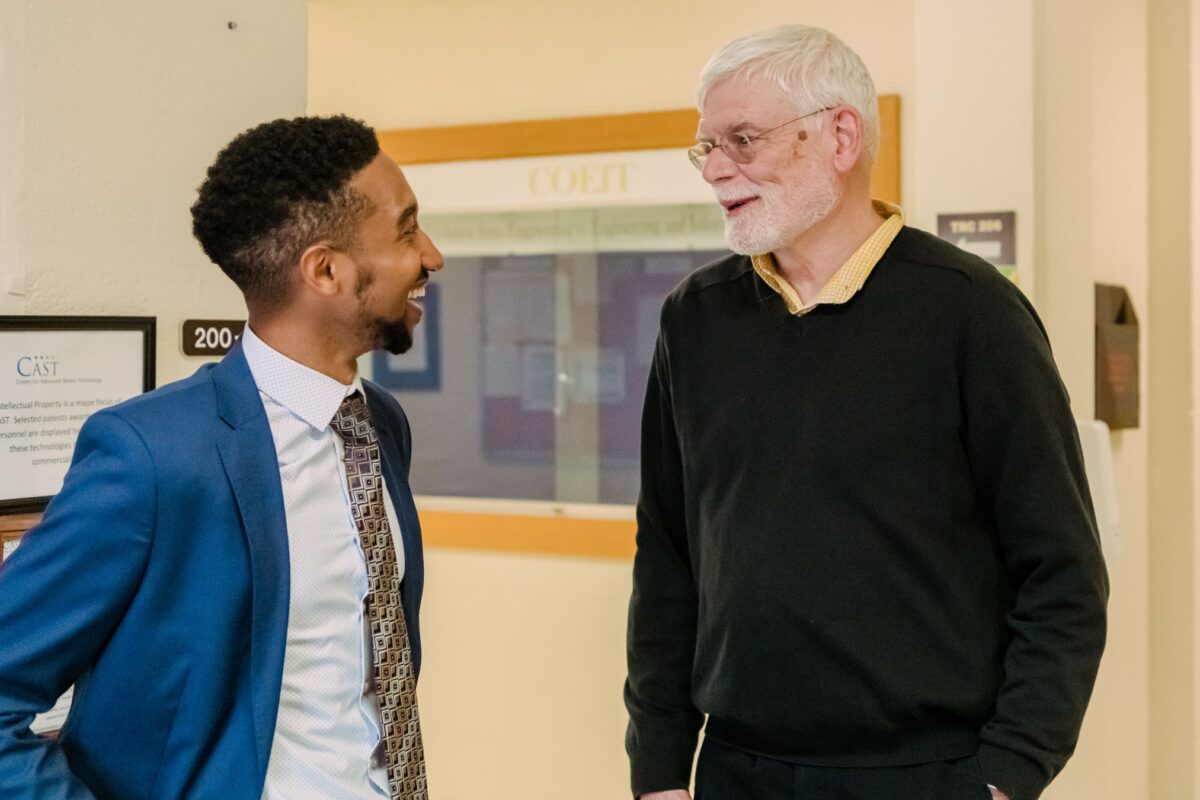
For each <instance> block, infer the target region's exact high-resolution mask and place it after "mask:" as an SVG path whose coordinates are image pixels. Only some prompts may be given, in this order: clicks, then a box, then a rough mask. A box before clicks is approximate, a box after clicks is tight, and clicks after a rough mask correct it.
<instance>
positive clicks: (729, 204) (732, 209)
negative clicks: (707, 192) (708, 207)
mask: <svg viewBox="0 0 1200 800" xmlns="http://www.w3.org/2000/svg"><path fill="white" fill-rule="evenodd" d="M757 199H758V198H757V197H742V198H739V199H737V200H722V201H721V207H722V208H724V209H725V213H726V214H735V213H737V211H738V210H739V209H742V208H745V207H746V206H747V205H749V204H750V203H753V202H754V201H755V200H757Z"/></svg>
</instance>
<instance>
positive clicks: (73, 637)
mask: <svg viewBox="0 0 1200 800" xmlns="http://www.w3.org/2000/svg"><path fill="white" fill-rule="evenodd" d="M364 386H365V389H366V394H367V400H368V403H369V404H370V406H371V410H372V412H373V414H374V418H375V425H376V428H377V430H378V433H379V439H380V445H381V449H382V452H383V470H384V477H385V479H386V481H387V485H388V489H389V491H390V492H391V495H392V501H393V504H394V505H395V509H396V514H397V515H398V517H399V522H400V526H401V529H402V535H403V540H404V561H405V576H404V583H403V585H402V600H403V604H404V612H405V615H406V618H407V620H408V626H409V631H410V636H411V639H412V643H413V657H414V660H415V662H416V664H417V668H418V670H419V669H420V663H421V645H420V642H421V639H420V627H419V624H418V611H419V606H420V600H421V590H422V585H423V582H424V562H423V559H422V552H421V537H420V527H419V523H418V521H417V513H416V508H415V506H414V505H413V500H412V493H411V491H410V490H409V486H408V466H409V458H410V453H411V449H410V439H409V428H408V423H407V421H406V419H405V417H404V412H403V411H402V410H401V409H400V406H399V404H397V403H396V401H395V400H394V399H393V398H392V397H391V396H389V395H388V394H387V393H385V392H383V391H382V390H380V389H379V388H378V387H375V386H374V385H372V384H370V383H366V382H364ZM330 491H337V489H336V488H335V487H331V488H330ZM288 602H289V569H288V538H287V529H286V525H285V518H284V506H283V492H282V488H281V486H280V482H279V467H278V463H277V461H276V457H275V447H274V443H273V440H272V438H271V430H270V427H269V425H268V423H267V417H266V413H265V411H264V410H263V405H262V401H261V400H260V399H259V395H258V390H257V388H256V387H255V384H254V380H253V378H252V377H251V374H250V370H249V367H248V366H247V364H246V359H245V356H244V355H243V354H242V351H241V347H240V346H238V347H235V349H234V350H233V351H232V352H231V353H230V354H229V356H227V357H226V358H225V360H224V361H222V362H221V363H220V364H216V365H212V364H210V365H206V366H205V367H202V368H201V369H200V370H199V371H198V372H196V374H195V375H193V376H192V377H190V378H188V379H186V380H183V381H180V382H178V383H173V384H170V385H168V386H164V387H163V388H161V389H158V390H157V391H154V392H151V393H149V394H146V395H142V396H141V397H138V398H135V399H133V400H131V401H129V402H126V403H123V404H121V405H119V406H114V407H112V408H109V409H105V410H103V411H101V412H99V413H97V414H95V415H93V416H92V417H91V418H90V419H89V420H88V421H87V423H86V424H85V425H84V426H83V430H82V431H81V432H80V434H79V440H78V443H77V445H76V449H75V456H74V459H73V461H72V465H71V469H70V471H69V473H68V474H67V478H66V480H65V482H64V484H63V489H62V491H61V492H60V493H59V495H58V496H57V497H56V498H55V499H54V501H53V502H52V503H51V504H50V506H49V508H48V509H47V510H46V513H45V516H44V517H43V520H42V522H41V524H40V525H38V526H37V527H36V528H34V529H33V530H31V531H30V532H29V533H27V534H26V536H25V539H24V540H23V541H22V543H21V546H20V547H18V548H17V550H16V552H15V553H14V554H13V555H12V557H11V558H10V559H9V560H8V561H6V562H4V564H3V566H2V567H0V797H3V798H6V800H24V799H25V798H29V800H33V799H34V798H36V799H37V800H57V798H71V800H75V799H76V798H91V797H97V798H121V800H138V799H139V798H152V797H153V798H178V797H187V798H215V799H219V800H239V799H240V798H246V800H258V798H259V796H260V795H261V793H262V788H263V783H264V780H265V777H266V771H267V760H268V757H269V755H270V750H271V742H272V738H273V736H274V733H275V718H276V713H277V711H278V706H279V690H280V682H281V679H282V674H283V652H284V644H285V641H286V637H287V618H288ZM72 684H74V685H75V699H74V705H73V707H72V710H71V714H70V716H69V718H68V719H67V721H66V723H65V725H64V728H63V731H62V734H61V737H60V739H59V741H58V742H57V743H48V742H46V741H44V740H42V739H40V738H38V737H36V736H34V735H32V734H31V733H30V732H29V729H28V726H29V723H30V721H31V720H32V718H33V716H34V714H35V713H40V712H42V711H45V710H47V709H48V708H50V706H51V705H52V704H53V703H54V701H55V699H56V698H57V697H58V696H59V695H60V694H61V693H62V692H63V691H65V690H66V689H67V688H68V687H69V686H71V685H72Z"/></svg>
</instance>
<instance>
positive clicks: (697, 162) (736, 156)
mask: <svg viewBox="0 0 1200 800" xmlns="http://www.w3.org/2000/svg"><path fill="white" fill-rule="evenodd" d="M832 108H834V106H826V107H825V108H818V109H817V110H816V111H810V112H808V113H807V114H804V115H803V116H799V117H796V118H795V119H789V120H788V121H787V122H785V123H783V124H782V125H776V126H775V127H774V128H768V129H767V130H765V131H763V132H762V133H760V134H758V135H757V136H747V135H746V134H744V133H735V134H733V136H731V137H730V138H729V141H727V142H696V144H694V145H692V146H691V147H689V148H688V151H687V154H688V158H689V159H691V162H692V166H694V167H695V168H696V169H704V162H706V161H708V156H709V155H710V154H711V153H712V151H713V150H716V149H717V148H718V147H719V148H721V149H722V150H723V151H725V155H726V156H728V157H729V160H730V161H732V162H734V163H736V164H749V163H750V162H751V161H753V160H754V157H755V156H756V155H758V151H759V150H761V149H762V146H763V145H764V144H765V143H766V142H767V139H766V135H767V134H768V133H771V132H772V131H777V130H779V129H780V128H783V127H786V126H788V125H791V124H792V123H793V122H799V121H800V120H802V119H806V118H808V117H811V116H812V115H813V114H820V113H821V112H822V111H829V110H830V109H832Z"/></svg>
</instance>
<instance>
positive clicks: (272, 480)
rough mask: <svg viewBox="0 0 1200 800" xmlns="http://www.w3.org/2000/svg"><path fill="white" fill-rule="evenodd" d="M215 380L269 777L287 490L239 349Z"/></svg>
mask: <svg viewBox="0 0 1200 800" xmlns="http://www.w3.org/2000/svg"><path fill="white" fill-rule="evenodd" d="M212 375H213V386H214V389H215V391H216V396H217V410H218V414H219V415H220V417H221V419H222V421H223V422H225V424H226V426H227V427H226V428H225V429H224V430H222V431H221V435H220V438H219V440H218V442H217V449H218V450H219V451H220V454H221V462H222V464H223V465H224V467H225V474H226V476H227V477H228V478H229V486H230V489H231V490H232V492H233V496H234V498H235V500H236V502H237V508H238V512H239V514H240V515H241V519H242V526H243V529H244V532H245V535H246V544H247V546H248V549H249V553H250V569H251V575H252V581H253V600H252V603H253V608H252V615H251V634H250V682H251V699H252V704H253V710H254V734H255V741H256V743H257V750H258V753H257V755H258V770H259V775H260V778H261V779H263V780H265V779H266V772H267V761H268V758H269V756H270V752H271V742H272V739H273V738H274V735H275V720H276V717H277V715H278V711H279V691H280V685H281V682H282V678H283V655H284V648H285V645H286V643H287V625H288V605H289V599H290V598H289V593H290V591H291V587H290V580H291V573H290V569H289V560H288V558H289V557H288V539H287V521H286V515H285V513H284V505H283V487H282V486H281V485H280V481H279V463H278V459H277V457H276V454H275V442H274V439H273V438H272V436H271V427H270V424H269V423H268V421H267V415H266V412H265V411H264V410H263V404H262V399H261V398H260V397H259V395H258V388H257V386H255V383H254V377H253V375H251V373H250V367H249V365H248V364H247V363H246V357H245V355H244V354H243V353H242V348H241V345H240V344H238V345H236V346H235V347H234V348H233V349H232V350H231V351H230V352H229V355H228V356H226V357H225V359H224V360H223V361H222V362H221V363H220V364H218V365H217V366H216V367H215V368H214V369H213V372H212Z"/></svg>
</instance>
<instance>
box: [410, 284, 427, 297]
mask: <svg viewBox="0 0 1200 800" xmlns="http://www.w3.org/2000/svg"><path fill="white" fill-rule="evenodd" d="M424 296H425V284H423V283H422V284H421V285H420V286H414V287H413V288H411V289H409V290H408V299H409V300H420V299H421V298H422V297H424Z"/></svg>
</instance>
